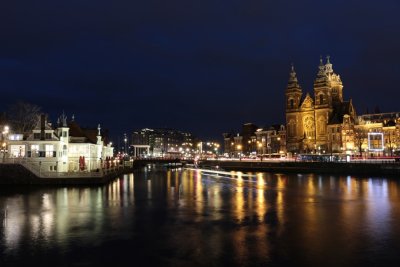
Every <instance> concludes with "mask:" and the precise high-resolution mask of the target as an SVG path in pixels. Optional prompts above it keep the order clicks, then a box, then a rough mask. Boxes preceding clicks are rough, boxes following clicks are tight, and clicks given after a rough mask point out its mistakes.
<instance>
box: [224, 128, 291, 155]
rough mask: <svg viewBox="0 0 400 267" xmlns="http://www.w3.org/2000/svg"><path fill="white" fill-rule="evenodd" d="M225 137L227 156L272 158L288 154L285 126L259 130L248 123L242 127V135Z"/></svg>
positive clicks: (228, 134)
mask: <svg viewBox="0 0 400 267" xmlns="http://www.w3.org/2000/svg"><path fill="white" fill-rule="evenodd" d="M223 137H224V154H225V156H229V157H240V156H251V155H253V156H256V155H259V156H260V155H264V156H271V155H273V154H275V155H283V154H285V153H286V129H285V126H284V125H273V126H270V127H263V128H259V127H257V126H256V125H254V124H252V123H246V124H243V125H242V131H241V132H240V133H236V134H233V133H224V134H223Z"/></svg>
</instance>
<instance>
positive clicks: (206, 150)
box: [195, 141, 220, 158]
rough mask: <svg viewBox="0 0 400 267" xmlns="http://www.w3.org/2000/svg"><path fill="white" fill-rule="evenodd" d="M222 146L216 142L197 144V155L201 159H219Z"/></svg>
mask: <svg viewBox="0 0 400 267" xmlns="http://www.w3.org/2000/svg"><path fill="white" fill-rule="evenodd" d="M219 149H220V144H219V143H218V142H215V141H200V142H198V143H197V147H196V150H195V154H196V155H198V156H199V157H201V158H217V157H218V156H219V154H220V151H219Z"/></svg>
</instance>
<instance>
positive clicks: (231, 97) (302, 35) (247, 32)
mask: <svg viewBox="0 0 400 267" xmlns="http://www.w3.org/2000/svg"><path fill="white" fill-rule="evenodd" d="M399 11H400V1H398V0H382V1H376V0H374V1H372V0H366V1H351V0H337V1H311V0H301V1H299V0H297V1H288V0H279V1H278V0H275V1H269V0H241V1H239V0H170V1H167V0H141V1H133V0H126V1H118V0H113V1H111V0H109V1H104V0H68V1H61V0H59V1H54V0H42V1H18V0H13V1H3V2H2V3H1V4H0V34H1V35H0V36H1V39H0V40H1V41H0V90H1V96H0V111H5V110H6V109H7V106H8V105H9V104H12V103H14V102H16V101H17V100H24V101H27V102H30V103H34V104H37V105H39V106H41V107H42V108H43V110H44V111H45V112H46V113H48V114H49V115H50V118H51V119H52V120H53V121H54V122H55V121H56V118H57V116H58V115H59V114H61V113H62V111H63V110H64V111H65V112H66V113H67V114H68V115H69V117H71V115H72V114H75V117H76V120H77V121H78V122H79V123H80V124H81V125H83V126H93V127H96V126H97V124H98V123H101V124H102V125H103V127H105V128H108V129H109V130H110V131H111V135H112V136H114V137H115V136H122V135H123V133H124V132H127V133H130V132H131V131H132V130H135V129H138V128H143V127H150V128H156V127H171V128H177V129H180V130H183V131H189V132H192V133H193V134H195V135H196V136H199V137H200V138H221V137H222V136H221V133H223V132H226V131H230V130H234V131H237V130H239V129H240V126H241V124H242V123H246V122H253V123H255V124H258V125H270V124H274V123H284V122H285V119H284V91H285V87H286V84H287V80H288V76H289V71H290V64H291V62H293V63H294V65H295V69H296V72H297V74H298V78H299V82H300V84H301V86H302V88H303V90H305V91H308V92H310V93H311V92H312V83H313V80H314V78H315V77H316V74H317V70H318V64H319V58H320V55H322V56H324V57H325V56H326V55H328V54H329V55H330V56H331V62H332V63H333V68H334V71H335V72H336V73H338V74H340V76H341V78H342V81H343V84H344V89H343V92H344V98H345V99H346V100H347V99H349V98H352V99H353V103H354V105H355V108H356V110H357V113H358V114H362V113H365V111H366V109H367V108H369V110H370V111H372V110H373V109H374V108H375V106H377V105H378V106H379V108H380V110H381V111H382V112H390V111H400V105H399V104H398V101H399V100H398V99H399V89H400V81H399V77H400V64H399V63H400V55H399V54H400V51H399V48H400V19H399Z"/></svg>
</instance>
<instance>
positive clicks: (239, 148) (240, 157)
mask: <svg viewBox="0 0 400 267" xmlns="http://www.w3.org/2000/svg"><path fill="white" fill-rule="evenodd" d="M236 148H237V150H238V151H239V152H238V153H239V160H242V153H241V150H242V145H237V146H236Z"/></svg>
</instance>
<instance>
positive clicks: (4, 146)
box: [1, 125, 10, 162]
mask: <svg viewBox="0 0 400 267" xmlns="http://www.w3.org/2000/svg"><path fill="white" fill-rule="evenodd" d="M9 130H10V127H8V126H7V125H5V126H4V128H3V131H2V132H1V151H2V152H3V162H4V161H5V158H6V151H7V143H6V141H7V135H8V132H9Z"/></svg>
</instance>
